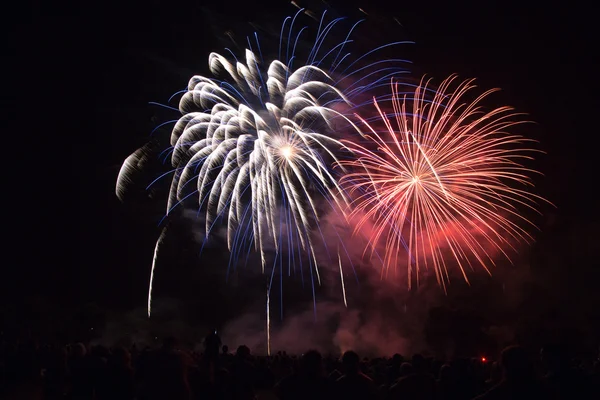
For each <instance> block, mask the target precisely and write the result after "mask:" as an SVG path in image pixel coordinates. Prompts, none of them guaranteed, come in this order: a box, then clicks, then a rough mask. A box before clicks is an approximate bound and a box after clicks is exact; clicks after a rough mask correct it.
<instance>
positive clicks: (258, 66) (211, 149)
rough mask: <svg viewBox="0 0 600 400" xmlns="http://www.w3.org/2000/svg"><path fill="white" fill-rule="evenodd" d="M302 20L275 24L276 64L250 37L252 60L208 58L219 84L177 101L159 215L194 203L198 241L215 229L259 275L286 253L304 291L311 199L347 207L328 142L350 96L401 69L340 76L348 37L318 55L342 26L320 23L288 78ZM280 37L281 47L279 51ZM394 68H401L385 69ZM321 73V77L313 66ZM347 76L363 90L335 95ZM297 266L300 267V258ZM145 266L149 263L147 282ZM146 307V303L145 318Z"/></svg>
mask: <svg viewBox="0 0 600 400" xmlns="http://www.w3.org/2000/svg"><path fill="white" fill-rule="evenodd" d="M302 11H303V10H300V11H299V12H298V13H297V14H296V16H294V17H293V18H287V19H286V20H285V21H284V24H283V27H282V31H281V36H280V49H279V58H278V59H276V60H274V61H271V62H268V63H265V62H264V59H263V53H262V51H261V49H260V44H259V42H258V38H257V37H256V36H255V38H256V41H255V42H254V43H255V46H254V47H255V49H256V50H257V51H253V49H252V45H251V41H250V39H249V40H248V45H249V47H250V48H249V49H246V51H245V54H244V59H243V60H238V59H237V58H236V57H235V55H234V54H233V53H232V54H231V56H232V57H229V58H228V57H225V56H223V55H220V54H217V53H211V54H210V56H209V68H210V71H211V73H212V74H213V75H215V77H218V78H219V79H217V78H207V77H203V76H194V77H193V78H192V79H191V80H190V81H189V84H188V87H187V90H186V91H185V93H184V94H183V96H182V98H181V100H180V102H179V111H180V112H181V113H182V114H183V116H182V117H181V118H180V119H179V120H178V121H177V122H176V124H175V126H174V128H173V131H172V134H171V146H172V148H171V149H170V151H171V161H172V165H173V168H174V169H173V170H172V171H171V177H172V179H171V187H170V193H169V199H168V204H167V215H170V214H171V213H172V212H173V210H174V209H175V208H176V207H177V206H178V205H180V204H181V203H182V202H184V201H186V200H187V199H188V198H191V199H194V198H195V199H197V200H198V208H199V215H202V216H203V219H204V222H205V226H204V229H205V238H208V237H209V236H210V235H211V231H212V230H213V229H214V228H216V227H220V226H225V227H226V239H227V245H228V247H229V250H230V251H231V259H232V260H236V259H238V258H240V256H241V255H242V253H244V250H245V249H248V250H249V244H251V245H252V246H253V247H254V248H255V250H256V251H257V252H258V253H259V254H260V258H261V265H262V270H263V272H264V269H265V265H266V263H267V259H268V252H273V253H275V259H279V260H280V261H282V253H283V251H284V250H283V249H282V248H283V247H285V251H286V252H287V253H288V254H290V253H294V252H298V253H300V252H303V253H306V255H307V256H306V257H305V260H308V263H309V266H310V268H309V269H310V276H311V283H312V284H313V285H314V283H313V273H314V276H316V279H317V281H320V276H319V270H318V264H317V257H316V255H315V250H314V247H313V239H312V235H311V233H312V232H313V231H314V230H315V229H318V225H319V219H320V210H319V199H323V198H325V199H326V200H327V202H328V204H329V205H330V206H331V207H332V208H335V209H339V210H344V209H346V208H347V206H348V203H347V201H348V199H347V197H346V196H345V194H344V191H343V190H342V189H341V187H340V186H339V185H338V179H337V178H336V177H335V176H333V175H332V172H333V171H332V168H331V166H332V165H333V164H335V163H337V162H338V161H339V160H338V159H337V156H336V152H337V151H339V150H340V149H341V148H343V145H342V143H341V142H340V141H339V140H338V139H336V138H335V137H333V136H332V133H333V132H335V130H336V128H338V127H339V126H340V125H339V124H340V123H341V124H342V125H343V126H344V127H348V126H350V127H351V128H352V127H354V125H353V123H352V122H351V120H350V119H348V118H347V117H346V116H345V115H344V113H347V112H348V111H349V110H351V109H352V107H354V106H355V105H354V104H353V103H352V101H351V98H352V97H353V96H356V95H358V94H360V93H364V92H365V91H366V90H369V88H372V87H376V86H377V85H379V86H380V85H381V83H380V82H382V79H384V78H385V79H386V80H387V79H388V78H387V77H389V76H390V75H395V74H397V73H399V72H402V71H403V70H402V69H401V68H399V67H390V66H389V65H385V66H384V65H383V64H382V63H383V61H378V62H376V63H373V64H371V65H367V66H363V65H361V66H360V68H355V69H354V70H353V71H354V72H350V73H348V72H347V71H348V70H349V68H350V67H352V66H354V65H356V66H357V67H358V65H360V64H356V62H357V61H359V60H360V58H359V59H357V60H355V61H353V62H352V63H350V64H349V65H346V66H345V67H341V65H342V63H343V62H344V61H345V60H346V61H347V60H349V59H350V58H349V57H348V56H349V55H350V53H346V54H344V52H343V50H344V47H345V46H346V45H347V44H348V43H350V41H349V40H348V38H346V40H344V41H342V42H341V43H339V44H337V45H336V46H333V47H332V48H331V49H329V50H328V51H327V49H325V46H323V44H324V42H325V38H326V37H327V35H328V34H329V32H330V31H331V30H332V29H333V27H334V26H335V25H336V24H337V23H338V22H340V21H341V20H342V19H341V18H337V19H335V20H333V21H332V22H330V23H329V24H323V21H324V17H325V14H323V18H322V19H321V24H320V25H319V30H318V32H317V35H316V39H315V43H314V46H313V47H312V49H311V51H310V54H309V56H308V59H307V61H306V63H305V64H303V65H301V66H299V67H298V68H297V69H294V67H293V62H294V61H295V60H297V57H296V55H295V53H296V46H297V44H298V41H299V38H300V35H301V34H302V32H303V31H304V29H305V28H302V29H301V30H299V32H298V33H297V34H296V35H295V37H293V36H292V32H294V30H293V26H294V22H295V20H296V17H297V16H298V15H299V14H300V13H301V12H302ZM288 21H289V25H288V24H287V23H288ZM357 25H358V24H355V25H354V26H353V27H352V28H351V29H350V33H351V32H352V31H353V30H354V29H355V28H356V26H357ZM286 29H287V31H286ZM350 33H348V36H349V35H350ZM284 38H285V39H287V40H285V42H287V43H286V44H282V43H283V41H284ZM293 39H295V40H293ZM392 44H399V43H392ZM386 46H388V45H386ZM386 46H382V47H386ZM375 50H377V49H375ZM282 54H285V57H282ZM398 61H400V62H402V61H404V60H390V62H398ZM326 64H327V65H329V67H328V68H324V67H323V65H326ZM388 64H389V63H388ZM342 68H344V69H343V71H342V72H339V73H336V74H335V75H334V74H333V72H334V71H335V70H336V69H342ZM369 68H371V70H370V69H369ZM391 70H393V72H390V71H391ZM357 71H360V72H362V73H363V74H366V76H367V77H368V79H367V80H368V83H365V81H363V78H360V79H358V78H357V79H355V80H354V82H353V83H350V84H348V83H346V84H345V86H344V88H343V89H340V86H341V85H340V82H342V81H343V80H344V79H345V78H347V77H349V76H351V75H353V74H355V73H356V72H357ZM367 72H368V74H367ZM336 124H337V125H336ZM134 161H135V160H133V161H132V160H130V159H128V160H126V162H125V165H124V167H123V169H122V170H121V173H120V175H119V179H118V182H117V193H123V192H124V189H123V186H124V185H126V184H127V183H128V182H129V181H130V179H129V177H128V175H129V174H130V173H131V171H132V165H133V163H134ZM157 248H158V246H157ZM288 257H289V256H288ZM246 258H247V256H246ZM297 259H298V260H297V261H298V263H301V256H300V255H298V257H297ZM281 263H282V262H280V264H281ZM295 263H296V259H295V258H294V259H292V258H290V259H289V260H288V264H294V265H295ZM155 264H156V254H155V257H154V262H153V270H152V272H151V276H152V277H153V276H154V265H155ZM231 264H232V262H230V265H231ZM340 268H341V263H340ZM273 272H274V269H273ZM280 275H282V274H280ZM272 277H273V274H271V281H272ZM269 287H270V286H269ZM151 292H152V278H151V282H150V289H149V294H150V293H151ZM313 293H314V287H313ZM150 302H151V297H150V295H149V299H148V304H149V306H148V313H150Z"/></svg>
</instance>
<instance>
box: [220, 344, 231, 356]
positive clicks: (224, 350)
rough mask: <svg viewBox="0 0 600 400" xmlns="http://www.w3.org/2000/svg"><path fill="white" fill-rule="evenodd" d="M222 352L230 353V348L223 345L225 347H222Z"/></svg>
mask: <svg viewBox="0 0 600 400" xmlns="http://www.w3.org/2000/svg"><path fill="white" fill-rule="evenodd" d="M221 351H222V352H223V354H227V353H229V346H227V345H223V347H221Z"/></svg>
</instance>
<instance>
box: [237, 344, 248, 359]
mask: <svg viewBox="0 0 600 400" xmlns="http://www.w3.org/2000/svg"><path fill="white" fill-rule="evenodd" d="M235 355H236V356H237V357H239V358H248V357H250V348H248V346H245V345H241V346H239V347H238V348H237V351H236V352H235Z"/></svg>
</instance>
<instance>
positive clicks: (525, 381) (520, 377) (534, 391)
mask: <svg viewBox="0 0 600 400" xmlns="http://www.w3.org/2000/svg"><path fill="white" fill-rule="evenodd" d="M500 365H501V367H502V380H501V381H500V383H498V384H497V385H496V386H494V387H492V388H491V389H490V390H488V391H487V392H485V393H484V394H482V395H480V396H477V397H475V400H505V399H506V400H508V399H515V400H519V399H547V398H548V396H547V395H546V393H545V392H544V391H543V390H542V388H541V386H540V385H539V384H538V382H537V381H536V379H535V374H534V368H533V363H532V362H531V360H530V358H529V356H528V354H527V351H526V350H525V349H524V348H522V347H520V346H509V347H507V348H506V349H504V350H503V351H502V354H501V356H500Z"/></svg>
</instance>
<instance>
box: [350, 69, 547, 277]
mask: <svg viewBox="0 0 600 400" xmlns="http://www.w3.org/2000/svg"><path fill="white" fill-rule="evenodd" d="M455 81H456V76H451V77H450V78H448V79H446V80H445V81H443V82H442V83H441V85H440V86H439V87H438V88H437V89H432V88H431V87H430V86H431V85H430V81H426V82H425V81H423V80H422V81H421V83H420V85H419V86H417V87H416V89H415V90H414V93H410V94H407V93H401V92H400V85H399V84H398V83H392V96H391V104H392V107H393V112H389V113H386V112H385V110H383V109H382V106H381V105H380V103H381V102H378V101H377V100H376V99H375V100H374V106H375V108H376V110H377V112H378V114H379V115H378V118H377V119H375V120H376V121H377V122H379V123H380V124H381V126H380V127H379V126H375V123H374V122H368V121H366V120H365V119H363V118H361V117H360V116H359V117H358V118H359V119H361V121H362V123H363V125H362V127H361V129H362V130H363V140H362V141H360V142H350V141H345V145H346V146H348V148H349V149H350V150H351V151H352V152H353V153H354V155H355V156H356V158H355V159H354V160H350V161H342V163H341V164H342V165H343V166H345V167H347V168H351V169H352V172H350V173H348V174H347V175H346V176H344V178H343V179H342V183H343V184H344V186H347V187H349V191H350V192H351V193H353V194H354V200H353V207H354V209H353V211H352V213H353V214H354V216H355V217H357V218H358V223H357V227H356V229H357V230H358V229H361V228H362V227H363V226H364V225H365V224H366V223H367V221H369V220H371V221H374V223H373V225H374V227H375V231H374V234H373V235H372V237H371V238H370V248H371V249H372V248H375V246H376V245H377V243H378V242H379V241H380V240H381V241H382V242H385V246H386V250H385V257H384V268H383V269H382V273H385V274H387V273H388V272H389V271H390V269H391V268H394V267H395V266H396V265H397V264H398V261H399V259H400V257H402V254H405V255H406V258H407V261H408V273H409V279H408V282H409V287H410V285H411V281H412V276H413V273H414V276H415V277H416V279H417V283H418V279H419V275H420V274H419V272H420V270H421V269H422V268H423V267H425V268H429V267H433V270H434V271H435V274H436V277H437V280H438V283H440V284H441V285H442V286H444V288H445V286H446V284H447V282H448V281H449V279H450V275H449V272H448V267H449V266H450V264H453V265H456V266H458V268H459V269H460V271H461V273H462V275H463V277H464V279H465V280H466V281H467V282H468V277H467V269H469V268H474V266H476V265H479V266H481V267H483V268H484V269H485V270H486V271H488V272H489V268H490V266H491V265H494V254H496V253H498V252H499V253H501V254H503V255H504V256H505V257H506V258H508V259H509V260H510V258H509V255H508V253H507V251H506V250H508V249H509V248H512V249H513V250H514V244H515V243H516V242H518V241H526V242H529V241H530V240H531V236H530V235H529V234H528V233H527V230H526V229H525V227H526V226H530V225H532V223H531V222H530V220H528V219H527V218H526V217H525V216H523V215H522V214H521V213H520V212H519V209H520V208H522V207H525V208H530V209H533V210H536V205H537V200H541V198H540V197H539V196H537V195H535V194H533V193H531V188H532V186H533V184H532V182H531V176H532V174H535V173H536V171H534V170H532V169H530V168H527V167H526V166H525V165H524V164H525V162H526V160H529V159H531V158H532V152H534V151H535V150H534V149H532V148H530V146H529V145H530V143H531V142H532V140H530V139H527V138H525V137H522V136H519V135H516V134H511V133H508V130H509V129H510V128H511V127H513V126H514V125H517V124H521V123H523V122H524V121H523V120H522V119H520V118H519V114H516V113H514V112H513V110H512V109H511V108H510V107H501V108H497V109H494V110H491V111H484V110H483V109H482V107H481V103H482V101H483V99H484V98H486V97H487V96H488V95H489V94H490V93H492V92H494V91H495V90H490V91H487V92H485V93H483V94H482V95H480V96H478V97H476V98H475V100H474V101H472V102H469V101H468V100H467V96H468V95H469V94H471V93H472V89H474V88H475V85H474V84H473V80H468V81H464V82H462V83H459V84H457V85H455V84H454V82H455ZM390 111H391V110H390ZM370 120H371V121H372V120H374V119H373V118H371V119H370ZM448 255H450V257H448Z"/></svg>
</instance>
